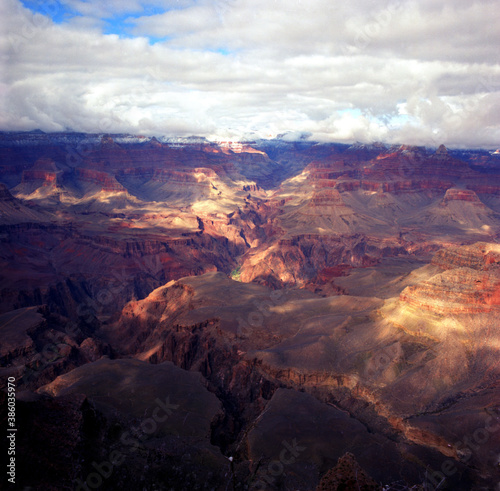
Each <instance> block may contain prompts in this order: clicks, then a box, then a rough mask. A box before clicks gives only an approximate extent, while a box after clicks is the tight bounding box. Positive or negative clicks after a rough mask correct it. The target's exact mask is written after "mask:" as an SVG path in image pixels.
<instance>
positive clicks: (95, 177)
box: [76, 168, 125, 192]
mask: <svg viewBox="0 0 500 491" xmlns="http://www.w3.org/2000/svg"><path fill="white" fill-rule="evenodd" d="M76 178H77V180H79V181H82V182H84V183H90V184H94V185H96V186H99V187H100V188H101V189H102V190H103V191H110V192H124V191H125V188H124V187H123V186H122V185H121V184H120V183H119V182H118V181H117V180H116V179H115V178H114V177H113V176H111V175H109V174H106V173H105V172H100V171H96V170H93V169H82V168H79V169H76Z"/></svg>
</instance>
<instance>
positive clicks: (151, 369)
mask: <svg viewBox="0 0 500 491" xmlns="http://www.w3.org/2000/svg"><path fill="white" fill-rule="evenodd" d="M496 158H497V157H495V155H493V154H490V153H488V152H482V151H467V152H465V151H456V150H453V149H446V148H445V147H443V146H441V147H439V148H438V149H437V150H435V151H434V150H431V149H425V148H421V147H412V146H406V145H397V146H393V147H388V146H386V145H383V144H373V145H364V144H355V145H343V144H320V143H314V142H308V141H301V142H285V141H282V140H266V141H263V140H261V141H255V142H245V143H239V142H234V141H231V142H222V143H220V144H216V143H212V142H209V141H206V140H204V139H189V138H188V139H175V140H173V139H172V140H169V139H166V138H161V137H157V138H147V137H141V136H131V135H102V134H95V135H83V134H71V133H59V134H50V135H48V134H42V133H33V134H31V133H22V134H14V133H9V134H0V181H1V183H0V334H1V336H0V339H2V343H1V346H0V357H1V359H2V368H1V369H0V370H1V374H2V380H4V379H6V378H7V377H9V376H13V377H15V379H16V380H17V381H18V389H19V414H20V423H21V424H22V427H23V428H25V429H27V430H26V431H27V433H26V434H28V432H31V434H33V435H37V438H35V439H33V438H28V437H26V438H24V437H23V436H22V435H21V436H20V438H19V442H18V443H19V451H20V453H21V454H22V455H27V456H28V457H29V458H28V457H26V458H25V459H21V460H20V461H19V466H20V467H19V469H20V472H19V474H20V475H22V476H23V478H22V479H24V481H22V482H21V485H22V486H25V487H27V488H28V487H31V488H35V489H37V488H40V489H42V488H43V489H51V488H54V486H55V485H56V484H57V485H59V487H67V488H71V487H72V486H73V487H76V485H75V482H76V481H75V480H77V479H80V480H82V479H83V480H85V478H86V477H87V476H88V475H89V474H91V473H92V472H94V470H95V467H93V462H95V463H96V464H97V465H99V464H100V463H102V462H103V461H104V462H105V461H108V459H109V455H110V453H111V452H113V451H119V452H124V458H123V463H122V464H121V465H117V466H115V467H114V469H113V472H112V474H111V475H110V477H108V478H107V479H104V480H103V489H104V488H105V487H106V486H107V487H108V488H109V489H118V488H120V489H123V488H127V487H130V488H134V489H135V488H137V489H142V488H148V489H155V486H156V485H157V484H158V483H159V482H161V483H163V484H164V485H165V488H168V489H205V488H209V489H217V490H219V489H220V490H223V489H230V488H232V487H233V488H234V489H261V488H262V487H264V488H269V489H285V488H289V489H301V490H314V489H316V488H317V487H318V486H319V489H329V488H328V486H334V485H335V486H337V487H338V486H339V485H343V484H345V483H351V481H352V479H353V476H354V478H356V476H357V479H358V483H359V482H360V481H363V483H364V485H365V486H372V487H373V486H378V485H384V486H389V485H391V484H393V485H394V486H396V485H395V484H394V483H395V482H400V483H401V482H404V483H405V484H404V485H405V486H406V487H407V488H411V487H412V486H417V485H420V486H421V485H423V480H425V469H427V470H428V476H437V474H432V473H431V471H436V472H437V471H439V472H444V471H443V467H442V466H443V461H446V459H451V464H450V463H449V462H448V463H447V464H446V465H445V467H444V469H448V468H450V469H456V472H453V473H448V474H446V475H445V477H446V486H447V487H448V489H453V490H461V489H464V490H469V489H493V488H492V486H494V485H495V484H496V483H497V482H498V481H499V480H500V476H499V474H498V472H499V471H498V462H497V455H498V448H500V442H499V438H500V432H493V431H491V432H490V431H488V428H490V429H491V428H494V427H495V424H496V422H497V421H498V418H499V417H500V392H499V389H498V379H499V376H500V371H499V370H500V365H499V359H500V356H499V354H500V331H499V329H498V319H497V318H498V314H499V313H500V274H499V268H500V248H499V247H500V246H499V245H498V243H497V241H498V239H499V238H500V218H499V217H500V198H499V196H500V191H499V190H500V172H499V171H498V169H499V167H498V165H497V164H496V163H495V162H496V161H495V159H496ZM159 394H160V395H162V396H163V395H164V396H165V397H167V395H170V403H171V404H172V405H173V406H175V408H170V406H165V404H168V403H167V402H166V400H161V401H160V402H161V403H162V404H163V405H164V406H165V407H167V410H168V411H169V412H170V409H172V412H171V414H170V413H169V414H168V418H167V419H163V416H165V414H167V413H165V412H162V413H161V415H162V416H161V419H162V421H159V420H158V421H155V420H154V418H153V416H154V414H156V415H158V414H160V413H159V412H158V411H159V410H160V409H159V408H157V407H156V406H155V404H156V403H155V400H156V399H157V398H158V395H159ZM174 396H175V398H174ZM165 407H164V409H163V411H165ZM174 409H175V411H174ZM176 411H177V412H176ZM151 418H153V419H152V420H150V419H151ZM58 427H61V428H64V431H61V432H59V433H58V431H57V428H58ZM141 428H142V429H141ZM144 428H145V429H146V430H148V431H149V430H150V429H151V433H147V432H146V431H143V429H144ZM479 430H481V431H479ZM478 431H479V433H478ZM484 432H487V433H484ZM56 433H57V434H58V435H59V436H58V437H57V438H52V437H53V435H55V434H56ZM123 434H125V435H126V442H129V444H127V443H126V442H125V443H124V442H122V441H121V436H122V435H123ZM132 435H135V437H136V438H137V442H138V443H137V444H135V443H130V442H131V441H132V440H130V439H128V438H127V436H132ZM474 435H476V436H478V435H479V436H478V438H480V441H481V443H478V442H477V441H476V440H474V438H475V437H474ZM486 435H487V436H488V438H486ZM471 438H472V440H471ZM467 439H468V440H467ZM466 440H467V441H471V442H472V444H473V445H474V446H473V448H472V450H471V452H468V451H467V447H466V446H464V442H465V441H466ZM48 441H50V442H51V443H50V448H49V451H50V455H54V456H55V457H56V461H54V462H52V464H51V466H47V465H45V464H46V460H44V459H43V458H42V457H40V456H43V455H45V454H44V452H45V453H47V448H46V445H47V442H48ZM465 445H466V444H465ZM136 447H137V451H129V450H130V449H131V448H136ZM381 449H382V450H381ZM229 457H232V458H233V460H232V461H231V460H229ZM292 457H293V459H292ZM231 462H232V463H231ZM446 466H448V467H446ZM450 466H452V467H450ZM32 470H34V471H33V472H32ZM21 471H22V472H21ZM33 476H36V477H33ZM57 476H61V477H57ZM140 476H143V477H140ZM422 476H424V477H422ZM58 479H59V481H57V480H58ZM141 479H142V480H141ZM433 479H437V477H433ZM35 480H37V482H35ZM104 482H105V484H104ZM374 483H375V484H374ZM349 485H350V484H349ZM401 485H402V484H401ZM431 485H433V486H434V487H436V485H437V483H434V482H433V481H429V482H428V483H427V485H426V486H427V488H429V487H430V486H431Z"/></svg>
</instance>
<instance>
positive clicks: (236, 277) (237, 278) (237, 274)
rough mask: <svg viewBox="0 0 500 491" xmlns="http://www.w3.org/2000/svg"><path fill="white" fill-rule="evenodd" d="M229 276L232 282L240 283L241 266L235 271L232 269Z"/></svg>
mask: <svg viewBox="0 0 500 491" xmlns="http://www.w3.org/2000/svg"><path fill="white" fill-rule="evenodd" d="M229 276H230V278H231V279H232V280H234V281H241V266H238V267H237V268H236V269H233V270H232V271H231V274H230V275H229Z"/></svg>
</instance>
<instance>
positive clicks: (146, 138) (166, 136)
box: [0, 128, 500, 154]
mask: <svg viewBox="0 0 500 491" xmlns="http://www.w3.org/2000/svg"><path fill="white" fill-rule="evenodd" d="M0 133H9V134H39V135H40V134H43V135H64V134H67V135H71V134H73V135H88V136H100V137H104V136H109V137H116V136H118V137H120V136H121V137H125V136H128V137H133V138H143V139H144V141H145V142H147V141H151V140H152V139H153V138H155V139H164V140H168V139H172V140H179V141H178V142H175V141H172V142H168V141H165V142H164V143H172V144H175V143H182V140H204V141H206V142H207V143H210V144H220V143H234V144H239V143H242V144H252V143H258V142H263V141H268V142H272V141H279V142H284V143H310V144H316V145H318V144H319V145H344V146H346V147H350V146H354V145H357V144H360V145H366V146H372V145H383V146H385V147H386V148H387V149H390V148H394V147H401V146H410V147H415V148H424V149H426V150H437V149H438V148H439V147H440V146H441V145H443V146H445V147H446V148H447V149H449V150H474V151H487V152H489V153H490V154H493V153H495V151H497V150H498V149H499V148H500V145H499V146H495V145H491V146H488V147H485V146H484V147H476V146H455V145H445V144H444V143H440V144H432V145H414V144H409V143H406V142H394V143H391V142H384V141H359V140H358V141H318V140H312V139H309V137H306V138H300V139H288V138H284V137H285V136H286V134H284V135H277V136H274V137H269V138H262V137H260V138H254V139H244V138H241V139H229V140H222V139H210V138H209V137H206V136H202V135H171V134H170V135H169V134H159V133H158V134H147V135H145V134H136V133H128V132H120V133H110V132H99V131H94V132H92V131H91V132H86V131H75V130H62V131H44V130H41V129H40V128H36V129H33V130H0Z"/></svg>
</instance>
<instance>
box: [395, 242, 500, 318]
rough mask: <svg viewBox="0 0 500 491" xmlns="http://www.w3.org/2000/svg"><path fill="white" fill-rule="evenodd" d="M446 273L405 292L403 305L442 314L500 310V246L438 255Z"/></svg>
mask: <svg viewBox="0 0 500 491" xmlns="http://www.w3.org/2000/svg"><path fill="white" fill-rule="evenodd" d="M432 264H433V265H436V266H438V267H439V268H441V269H444V270H445V271H444V272H442V273H439V274H437V275H435V276H433V277H432V278H430V279H429V280H427V281H424V282H421V283H418V284H417V285H414V286H409V287H407V288H405V289H404V290H403V291H402V292H401V295H400V300H401V301H402V302H405V303H408V304H410V305H414V306H417V307H418V308H421V309H424V310H428V311H432V312H436V313H439V314H473V313H489V312H492V311H496V310H498V308H499V306H500V268H499V266H500V246H498V245H496V244H487V243H477V244H474V245H471V246H463V247H459V248H449V249H444V250H441V251H438V252H437V253H436V254H435V256H434V257H433V259H432Z"/></svg>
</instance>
